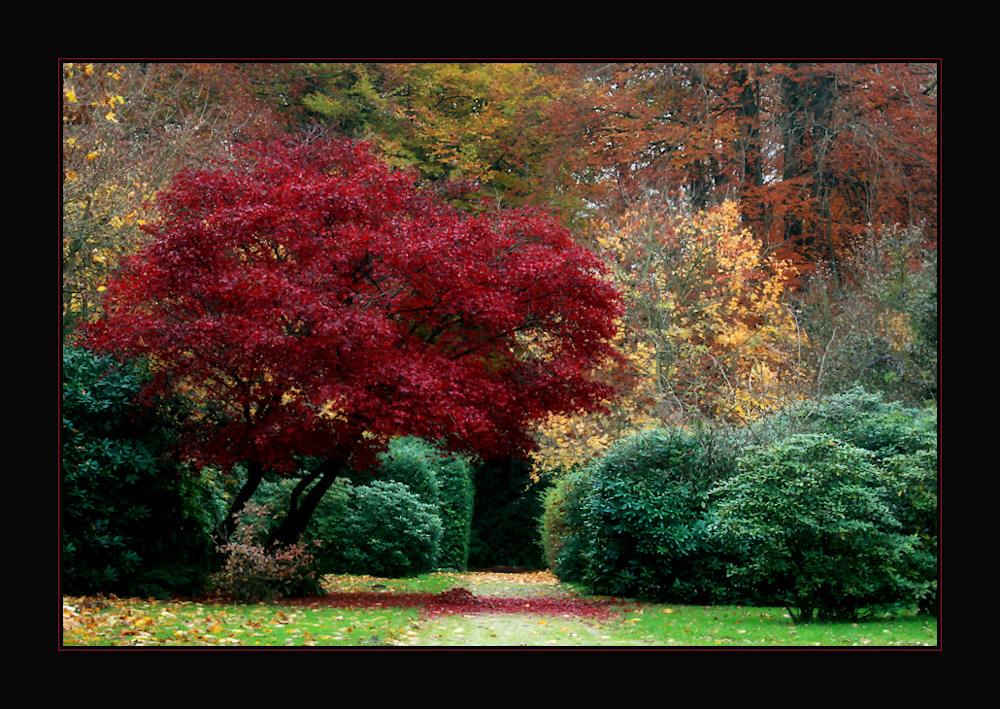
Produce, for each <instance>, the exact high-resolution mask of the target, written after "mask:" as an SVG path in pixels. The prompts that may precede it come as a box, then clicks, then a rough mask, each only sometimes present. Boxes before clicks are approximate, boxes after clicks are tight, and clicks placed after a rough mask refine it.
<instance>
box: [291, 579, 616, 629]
mask: <svg viewBox="0 0 1000 709" xmlns="http://www.w3.org/2000/svg"><path fill="white" fill-rule="evenodd" d="M496 576H498V577H502V581H503V582H504V584H505V585H507V584H511V583H514V584H525V585H532V584H534V583H538V578H539V575H538V574H537V573H536V574H510V573H503V574H497V575H496ZM475 577H477V578H478V579H482V578H483V575H482V573H478V574H475ZM524 577H528V578H524ZM542 583H545V581H542ZM278 603H280V604H282V605H289V606H297V607H306V608H322V607H327V606H328V607H334V608H419V609H420V610H421V611H422V612H423V613H424V614H425V615H427V616H438V615H449V614H465V613H532V614H537V615H559V616H575V617H579V618H598V619H600V618H608V617H611V616H613V615H617V614H618V608H619V607H620V606H621V604H622V601H621V600H620V599H617V600H616V599H613V598H588V599H581V598H576V597H574V596H570V595H567V594H554V595H544V594H531V595H526V596H525V595H494V594H484V595H476V594H474V593H473V592H472V591H470V590H469V589H467V588H464V587H461V586H458V587H455V588H451V589H448V590H447V591H442V592H440V593H407V592H403V593H398V592H394V591H390V592H386V591H383V590H377V591H356V590H352V591H330V592H328V593H327V594H326V595H323V596H311V597H307V598H285V599H281V600H280V601H278Z"/></svg>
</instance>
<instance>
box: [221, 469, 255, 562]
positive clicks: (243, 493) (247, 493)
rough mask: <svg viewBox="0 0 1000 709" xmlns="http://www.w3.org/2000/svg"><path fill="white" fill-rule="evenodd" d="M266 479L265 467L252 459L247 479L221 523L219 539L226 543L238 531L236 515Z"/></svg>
mask: <svg viewBox="0 0 1000 709" xmlns="http://www.w3.org/2000/svg"><path fill="white" fill-rule="evenodd" d="M263 479H264V467H263V466H262V465H261V464H260V463H258V462H256V461H250V462H248V463H247V480H246V482H245V483H243V487H241V488H240V491H239V492H238V493H236V497H235V498H234V499H233V504H232V505H230V506H229V512H228V513H227V514H226V519H224V520H223V521H222V524H221V525H220V530H219V532H218V533H217V537H218V541H221V542H222V543H225V541H226V540H228V539H229V538H230V537H231V536H232V535H233V532H234V531H236V516H237V515H239V513H240V512H242V511H243V506H244V505H246V503H247V502H249V501H250V498H251V497H253V494H254V493H255V492H256V491H257V487H258V486H259V485H260V482H261V480H263Z"/></svg>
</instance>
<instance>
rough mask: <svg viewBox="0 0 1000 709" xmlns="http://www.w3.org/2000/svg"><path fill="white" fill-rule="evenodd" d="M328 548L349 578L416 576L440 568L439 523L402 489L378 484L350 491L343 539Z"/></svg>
mask: <svg viewBox="0 0 1000 709" xmlns="http://www.w3.org/2000/svg"><path fill="white" fill-rule="evenodd" d="M327 543H328V544H329V545H331V546H333V547H334V549H333V550H331V553H332V554H338V555H339V559H340V564H341V565H342V566H341V570H342V571H344V572H346V573H353V574H370V575H373V576H386V577H403V576H413V575H416V574H421V573H424V572H427V571H431V570H433V569H435V568H436V567H437V564H438V556H439V549H440V543H441V519H440V518H439V517H438V516H437V514H436V510H435V508H434V506H432V505H429V504H426V503H424V502H421V500H420V498H419V497H418V496H417V495H416V494H414V493H413V492H412V491H411V490H410V489H409V488H408V487H407V486H406V485H404V484H403V483H398V482H388V481H383V480H376V481H375V482H373V483H372V484H371V485H360V486H352V488H351V493H350V498H349V500H348V504H347V509H346V513H345V515H344V520H343V524H342V528H341V530H340V532H339V536H338V537H337V538H336V540H327Z"/></svg>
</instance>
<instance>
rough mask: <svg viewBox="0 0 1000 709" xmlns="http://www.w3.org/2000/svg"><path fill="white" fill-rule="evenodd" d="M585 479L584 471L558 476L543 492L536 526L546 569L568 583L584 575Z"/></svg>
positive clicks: (580, 579) (585, 564)
mask: <svg viewBox="0 0 1000 709" xmlns="http://www.w3.org/2000/svg"><path fill="white" fill-rule="evenodd" d="M588 480H589V478H588V475H587V473H586V471H584V470H573V471H570V472H568V473H566V474H564V475H561V476H560V477H559V478H558V479H557V480H556V481H555V483H554V484H553V485H552V486H550V487H549V488H548V490H546V493H545V497H544V502H543V512H542V518H541V520H540V523H539V530H540V533H541V538H542V548H543V549H544V551H545V559H546V561H547V562H548V567H549V570H550V571H552V573H553V574H555V575H556V576H557V577H558V578H559V579H560V580H562V581H568V582H570V583H583V581H584V578H585V576H586V568H587V556H586V524H585V521H584V520H585V518H584V500H585V499H586V497H585V494H586V490H587V484H588Z"/></svg>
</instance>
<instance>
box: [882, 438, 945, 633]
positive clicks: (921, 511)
mask: <svg viewBox="0 0 1000 709" xmlns="http://www.w3.org/2000/svg"><path fill="white" fill-rule="evenodd" d="M937 465H938V457H937V450H936V449H935V450H922V451H917V452H915V453H905V454H901V455H896V456H893V457H891V458H889V459H887V460H886V461H884V462H883V466H884V468H885V469H886V470H887V471H888V473H889V479H890V483H889V490H888V492H889V500H890V502H891V503H892V505H893V507H894V509H895V511H896V517H897V519H899V521H900V523H901V524H902V525H903V527H902V531H903V532H904V533H905V534H911V535H914V536H915V537H916V541H915V543H914V551H913V554H911V555H910V556H909V557H908V559H907V564H906V566H905V570H904V572H903V573H904V574H905V576H906V578H907V580H908V582H909V583H910V584H911V585H912V592H913V595H914V597H915V598H916V599H917V605H918V608H919V610H920V611H921V612H922V613H930V614H934V615H936V614H937V612H938V471H937Z"/></svg>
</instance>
